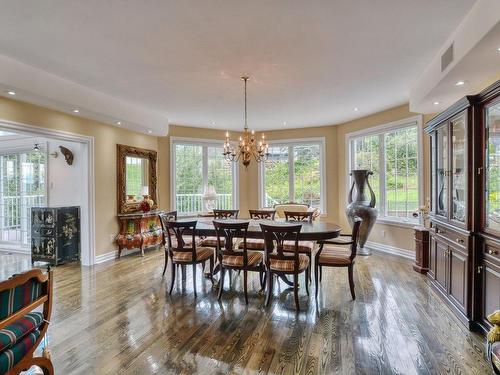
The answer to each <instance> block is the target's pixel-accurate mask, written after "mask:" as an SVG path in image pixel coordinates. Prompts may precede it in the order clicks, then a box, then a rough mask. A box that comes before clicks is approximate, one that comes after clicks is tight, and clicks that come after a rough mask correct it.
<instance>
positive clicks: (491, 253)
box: [488, 250, 498, 255]
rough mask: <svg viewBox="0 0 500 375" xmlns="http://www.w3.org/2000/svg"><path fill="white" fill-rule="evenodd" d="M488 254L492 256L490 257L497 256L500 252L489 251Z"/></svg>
mask: <svg viewBox="0 0 500 375" xmlns="http://www.w3.org/2000/svg"><path fill="white" fill-rule="evenodd" d="M488 254H490V255H497V254H498V251H496V250H488Z"/></svg>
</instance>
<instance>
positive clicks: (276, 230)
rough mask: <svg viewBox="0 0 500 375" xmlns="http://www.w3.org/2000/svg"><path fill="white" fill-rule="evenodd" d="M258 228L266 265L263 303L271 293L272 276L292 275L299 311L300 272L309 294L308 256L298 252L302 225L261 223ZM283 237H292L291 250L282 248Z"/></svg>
mask: <svg viewBox="0 0 500 375" xmlns="http://www.w3.org/2000/svg"><path fill="white" fill-rule="evenodd" d="M260 228H261V230H262V233H263V236H264V241H265V252H264V263H265V266H266V280H267V295H266V302H265V305H266V306H268V305H269V302H270V300H271V297H272V294H273V284H274V279H273V277H274V276H281V277H283V276H284V277H286V275H293V293H294V299H295V308H296V309H297V311H299V310H300V306H299V274H301V273H302V272H305V277H306V282H305V284H306V292H307V294H308V295H309V287H308V281H307V280H308V278H309V277H308V272H309V258H308V257H307V256H306V255H304V254H299V233H300V230H301V228H302V225H301V224H298V225H270V224H263V223H261V224H260ZM285 238H293V242H294V249H293V252H291V251H290V250H287V251H285V249H284V248H283V245H284V242H285Z"/></svg>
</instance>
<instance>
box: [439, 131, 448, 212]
mask: <svg viewBox="0 0 500 375" xmlns="http://www.w3.org/2000/svg"><path fill="white" fill-rule="evenodd" d="M436 147H437V152H436V188H437V191H436V194H437V196H436V205H437V209H436V213H437V214H438V215H441V216H445V217H448V181H447V180H448V174H449V171H448V127H447V126H443V127H441V128H440V129H438V131H437V132H436Z"/></svg>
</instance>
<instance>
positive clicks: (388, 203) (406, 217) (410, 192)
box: [348, 118, 421, 222]
mask: <svg viewBox="0 0 500 375" xmlns="http://www.w3.org/2000/svg"><path fill="white" fill-rule="evenodd" d="M419 123H420V121H419V118H412V119H408V120H405V121H400V122H398V123H393V124H388V125H385V126H382V127H377V128H375V129H370V130H368V131H367V132H362V133H355V134H351V135H348V146H349V154H350V163H349V166H350V169H368V170H370V171H372V172H373V175H372V176H370V177H369V182H370V185H371V187H372V189H373V191H374V192H375V196H376V201H377V203H376V207H378V209H379V219H382V220H384V219H385V220H393V221H397V222H414V221H416V220H417V219H415V218H414V217H413V213H414V212H416V211H418V208H419V206H420V202H421V197H420V191H421V190H420V188H421V176H420V173H419V145H420V141H419ZM420 172H421V171H420Z"/></svg>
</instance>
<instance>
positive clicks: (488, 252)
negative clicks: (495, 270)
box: [484, 243, 500, 263]
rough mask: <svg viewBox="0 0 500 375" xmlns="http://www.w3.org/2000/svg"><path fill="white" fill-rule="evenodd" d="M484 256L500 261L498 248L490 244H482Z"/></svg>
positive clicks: (499, 249)
mask: <svg viewBox="0 0 500 375" xmlns="http://www.w3.org/2000/svg"><path fill="white" fill-rule="evenodd" d="M484 253H485V255H484V256H485V258H486V259H489V260H491V261H494V262H495V261H496V262H498V263H500V248H498V247H497V246H492V245H490V244H488V243H486V244H484Z"/></svg>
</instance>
